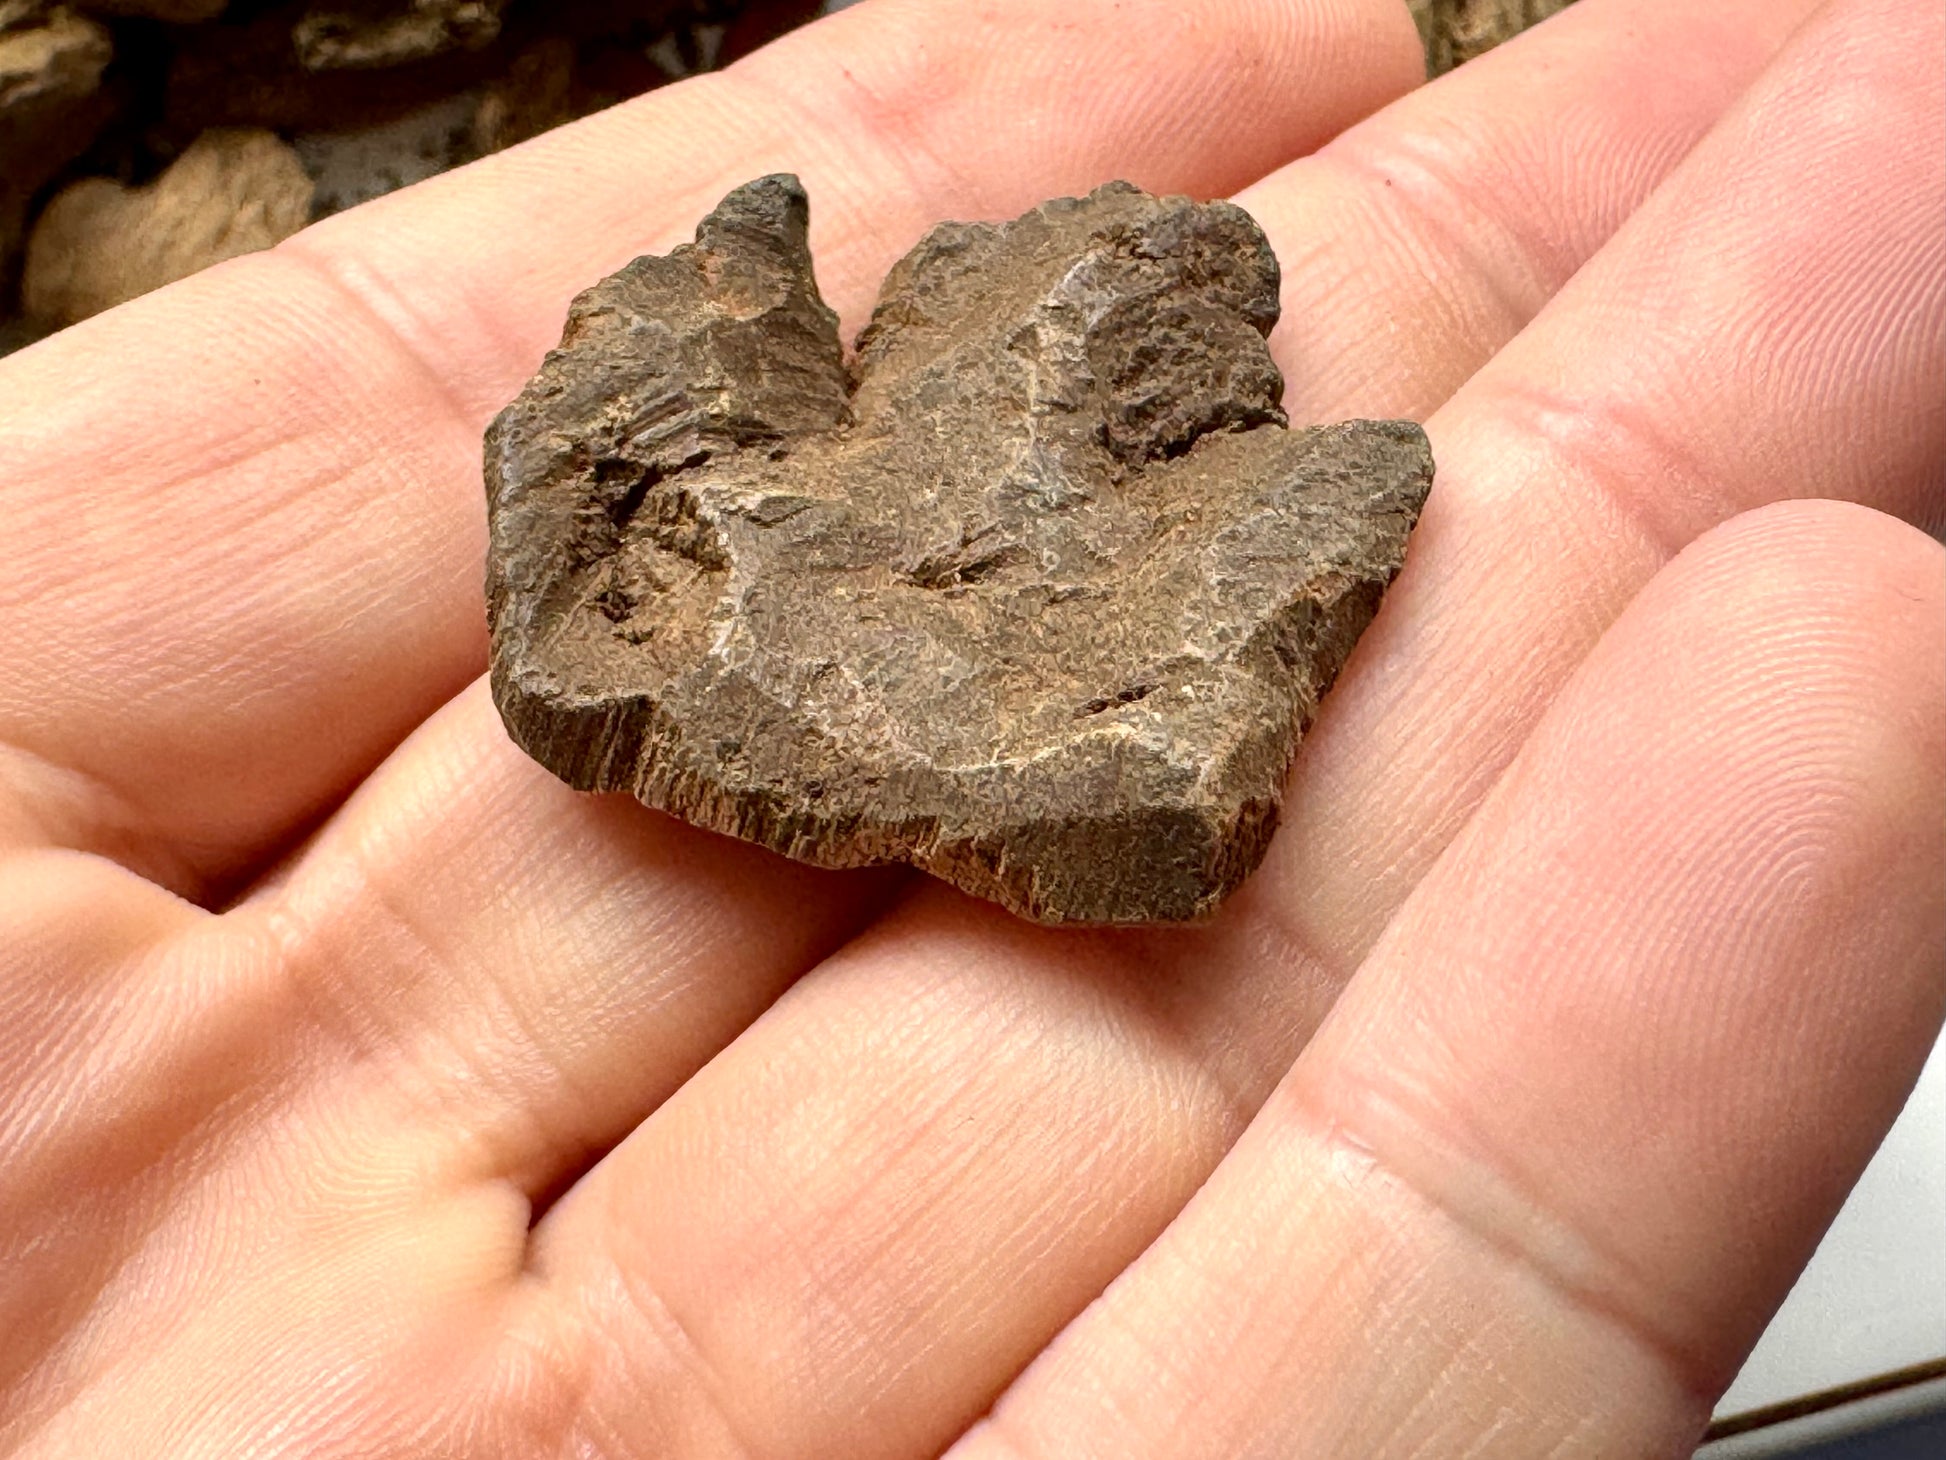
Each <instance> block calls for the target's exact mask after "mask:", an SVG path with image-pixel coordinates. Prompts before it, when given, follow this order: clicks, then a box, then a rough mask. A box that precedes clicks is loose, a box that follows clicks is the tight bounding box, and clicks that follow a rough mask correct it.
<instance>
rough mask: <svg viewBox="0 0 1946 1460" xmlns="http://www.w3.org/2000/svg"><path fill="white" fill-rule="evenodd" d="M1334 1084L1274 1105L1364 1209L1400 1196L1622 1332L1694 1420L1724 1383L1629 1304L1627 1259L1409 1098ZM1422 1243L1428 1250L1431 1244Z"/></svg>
mask: <svg viewBox="0 0 1946 1460" xmlns="http://www.w3.org/2000/svg"><path fill="white" fill-rule="evenodd" d="M1336 1079H1337V1083H1336V1084H1335V1085H1334V1088H1333V1089H1332V1090H1331V1092H1330V1093H1329V1094H1325V1093H1323V1092H1321V1091H1318V1090H1316V1088H1315V1086H1314V1083H1313V1082H1312V1081H1309V1080H1301V1079H1300V1080H1297V1081H1293V1082H1292V1083H1291V1084H1289V1085H1287V1086H1285V1087H1283V1090H1282V1092H1281V1093H1280V1097H1279V1098H1280V1101H1281V1103H1282V1104H1283V1107H1284V1108H1283V1112H1282V1115H1283V1117H1284V1118H1285V1119H1287V1120H1288V1121H1289V1122H1290V1125H1291V1128H1292V1133H1293V1134H1294V1135H1295V1136H1296V1137H1297V1139H1298V1141H1299V1142H1300V1143H1303V1144H1308V1145H1311V1146H1313V1147H1316V1148H1317V1149H1318V1150H1319V1152H1320V1153H1321V1155H1322V1156H1323V1168H1324V1169H1326V1170H1333V1171H1342V1170H1344V1169H1345V1168H1347V1167H1350V1168H1354V1169H1356V1170H1357V1171H1358V1172H1359V1175H1358V1177H1357V1178H1356V1180H1357V1183H1358V1185H1359V1187H1360V1189H1361V1190H1362V1191H1363V1192H1364V1193H1366V1194H1367V1195H1366V1197H1365V1199H1366V1200H1368V1201H1369V1200H1374V1199H1376V1198H1375V1195H1374V1194H1375V1193H1377V1192H1379V1191H1387V1190H1389V1191H1391V1192H1394V1193H1397V1194H1398V1195H1400V1196H1401V1197H1403V1198H1405V1199H1406V1200H1407V1201H1409V1202H1410V1203H1411V1204H1412V1205H1414V1206H1416V1207H1417V1208H1418V1209H1419V1210H1420V1211H1421V1212H1423V1213H1424V1214H1426V1215H1427V1216H1429V1217H1431V1218H1432V1219H1433V1220H1434V1221H1435V1222H1437V1223H1438V1224H1440V1225H1443V1226H1444V1227H1446V1228H1448V1229H1450V1230H1451V1231H1452V1232H1454V1233H1455V1234H1457V1235H1458V1236H1459V1237H1460V1238H1461V1239H1462V1240H1463V1241H1465V1242H1468V1243H1470V1244H1472V1245H1474V1246H1476V1247H1478V1248H1482V1249H1484V1250H1486V1251H1487V1252H1490V1253H1492V1254H1493V1255H1494V1256H1495V1257H1497V1258H1499V1259H1500V1260H1501V1261H1502V1262H1503V1263H1504V1264H1505V1265H1506V1266H1507V1267H1508V1268H1509V1269H1510V1270H1511V1271H1512V1272H1513V1273H1515V1274H1516V1275H1520V1276H1524V1277H1525V1278H1527V1279H1528V1280H1530V1281H1531V1282H1532V1283H1533V1284H1534V1285H1535V1286H1536V1287H1537V1288H1538V1290H1539V1291H1540V1292H1541V1293H1542V1294H1544V1295H1545V1296H1546V1297H1547V1298H1548V1299H1549V1300H1551V1301H1553V1302H1555V1303H1558V1304H1560V1305H1561V1306H1562V1307H1565V1308H1567V1309H1568V1310H1570V1311H1572V1312H1575V1313H1580V1314H1583V1315H1586V1316H1587V1317H1589V1318H1592V1319H1594V1320H1595V1321H1596V1322H1598V1323H1600V1324H1602V1325H1604V1326H1606V1327H1608V1328H1609V1329H1611V1330H1612V1331H1614V1332H1615V1333H1617V1334H1619V1335H1620V1336H1621V1337H1622V1338H1623V1339H1624V1340H1625V1341H1626V1342H1627V1343H1629V1344H1630V1345H1631V1346H1633V1347H1635V1348H1637V1349H1639V1350H1640V1351H1642V1352H1643V1353H1645V1354H1646V1355H1647V1356H1648V1357H1649V1358H1650V1360H1651V1361H1652V1362H1653V1363H1654V1364H1655V1365H1656V1366H1657V1367H1658V1368H1660V1369H1661V1371H1662V1372H1663V1373H1665V1374H1666V1375H1668V1376H1669V1377H1670V1379H1671V1380H1672V1381H1673V1382H1674V1384H1675V1386H1676V1387H1677V1388H1678V1389H1679V1390H1680V1391H1681V1392H1682V1393H1684V1394H1686V1395H1688V1396H1690V1397H1691V1398H1693V1399H1694V1401H1695V1403H1696V1404H1697V1406H1698V1408H1699V1412H1705V1413H1706V1412H1707V1411H1708V1409H1709V1406H1710V1404H1711V1402H1712V1401H1713V1397H1714V1395H1715V1392H1716V1390H1717V1388H1718V1387H1720V1384H1721V1383H1722V1382H1724V1381H1726V1380H1727V1378H1728V1377H1729V1376H1727V1375H1721V1374H1718V1373H1717V1372H1716V1370H1715V1367H1714V1366H1712V1365H1711V1364H1710V1363H1709V1362H1708V1361H1707V1359H1706V1356H1705V1355H1704V1354H1703V1353H1702V1352H1701V1351H1700V1350H1697V1349H1693V1348H1691V1347H1690V1346H1688V1345H1686V1344H1685V1343H1684V1342H1683V1341H1682V1340H1681V1339H1679V1338H1677V1337H1676V1335H1675V1334H1674V1333H1672V1332H1670V1331H1669V1330H1667V1329H1666V1328H1664V1327H1663V1326H1661V1325H1660V1324H1658V1323H1657V1322H1656V1321H1655V1319H1654V1317H1653V1316H1652V1309H1651V1307H1650V1305H1648V1304H1647V1303H1645V1302H1640V1301H1631V1299H1630V1298H1629V1297H1628V1290H1629V1289H1630V1288H1631V1287H1632V1286H1634V1283H1633V1282H1632V1281H1631V1278H1630V1276H1629V1273H1628V1266H1627V1264H1626V1263H1624V1262H1623V1261H1621V1260H1620V1259H1619V1258H1617V1257H1616V1256H1615V1255H1614V1254H1612V1253H1609V1252H1606V1251H1604V1250H1602V1248H1601V1247H1600V1246H1599V1244H1596V1243H1594V1242H1592V1241H1590V1240H1589V1239H1588V1237H1587V1234H1586V1233H1584V1232H1580V1231H1577V1230H1574V1229H1573V1228H1571V1227H1569V1226H1567V1225H1566V1224H1564V1223H1562V1222H1560V1221H1558V1220H1556V1219H1555V1218H1554V1217H1553V1216H1552V1214H1551V1213H1549V1212H1548V1210H1547V1207H1546V1205H1545V1204H1544V1203H1542V1202H1540V1201H1538V1200H1536V1199H1534V1198H1533V1197H1532V1195H1531V1194H1530V1193H1529V1192H1527V1191H1526V1190H1524V1189H1523V1183H1522V1182H1521V1181H1519V1180H1518V1179H1516V1178H1515V1177H1514V1176H1513V1174H1512V1173H1511V1172H1510V1171H1509V1170H1508V1169H1507V1168H1506V1166H1505V1164H1504V1163H1503V1162H1500V1161H1497V1160H1493V1159H1490V1158H1489V1157H1488V1156H1487V1155H1486V1154H1485V1153H1484V1152H1483V1151H1482V1150H1481V1149H1480V1147H1479V1144H1478V1143H1461V1142H1455V1141H1451V1140H1442V1139H1440V1138H1439V1137H1438V1136H1437V1135H1436V1134H1434V1133H1433V1132H1432V1131H1431V1129H1430V1128H1429V1127H1428V1125H1427V1123H1426V1122H1425V1121H1424V1120H1422V1119H1420V1118H1418V1117H1417V1116H1415V1115H1414V1114H1412V1112H1411V1111H1410V1110H1409V1109H1408V1105H1409V1103H1410V1102H1409V1101H1408V1100H1406V1099H1402V1098H1400V1097H1399V1096H1397V1095H1395V1094H1394V1093H1392V1092H1389V1091H1386V1090H1383V1089H1380V1088H1378V1087H1376V1086H1375V1085H1374V1084H1373V1083H1372V1082H1370V1081H1369V1080H1360V1079H1357V1078H1356V1077H1352V1078H1351V1079H1350V1080H1347V1079H1346V1076H1345V1073H1344V1072H1342V1071H1341V1072H1339V1073H1338V1075H1337V1077H1336ZM1354 1112H1356V1113H1354ZM1327 1179H1331V1178H1327ZM1420 1245H1422V1246H1423V1247H1425V1248H1426V1249H1427V1250H1428V1252H1430V1249H1431V1248H1432V1247H1433V1246H1434V1244H1432V1243H1430V1242H1424V1243H1422V1244H1420Z"/></svg>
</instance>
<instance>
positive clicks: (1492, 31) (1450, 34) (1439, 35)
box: [1406, 0, 1572, 76]
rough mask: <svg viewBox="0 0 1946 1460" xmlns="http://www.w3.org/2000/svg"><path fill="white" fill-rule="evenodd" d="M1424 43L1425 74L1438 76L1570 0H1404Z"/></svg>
mask: <svg viewBox="0 0 1946 1460" xmlns="http://www.w3.org/2000/svg"><path fill="white" fill-rule="evenodd" d="M1406 3H1407V4H1408V5H1410V6H1411V7H1412V18H1413V19H1414V20H1416V21H1418V22H1419V35H1420V38H1421V39H1422V40H1424V41H1425V43H1426V74H1427V75H1428V76H1440V75H1443V74H1444V73H1446V72H1448V71H1450V70H1452V69H1453V67H1455V66H1458V65H1460V64H1461V63H1462V62H1465V61H1470V60H1472V59H1473V58H1474V57H1475V56H1478V55H1483V54H1485V53H1486V52H1487V51H1490V50H1492V49H1493V48H1494V47H1495V46H1497V45H1499V44H1500V43H1501V42H1502V41H1509V40H1512V39H1513V38H1514V37H1515V36H1517V35H1519V34H1520V33H1521V32H1522V31H1523V30H1525V29H1527V27H1528V26H1530V25H1536V24H1538V23H1539V22H1541V21H1543V20H1546V19H1547V18H1548V16H1550V15H1553V14H1554V13H1555V12H1556V11H1559V10H1565V9H1567V7H1568V6H1569V5H1570V4H1571V3H1572V0H1406Z"/></svg>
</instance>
